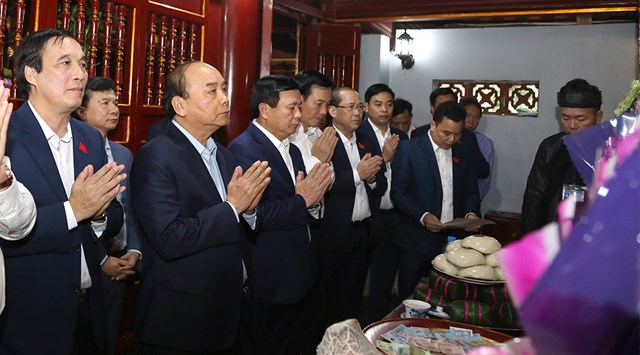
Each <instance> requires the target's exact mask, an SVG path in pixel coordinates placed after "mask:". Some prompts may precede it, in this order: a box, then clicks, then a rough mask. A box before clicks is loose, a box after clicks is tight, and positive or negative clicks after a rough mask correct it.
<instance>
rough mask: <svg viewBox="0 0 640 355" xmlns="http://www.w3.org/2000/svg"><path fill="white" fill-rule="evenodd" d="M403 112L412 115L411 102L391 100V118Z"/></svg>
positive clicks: (400, 99)
mask: <svg viewBox="0 0 640 355" xmlns="http://www.w3.org/2000/svg"><path fill="white" fill-rule="evenodd" d="M405 111H407V112H409V113H413V105H412V104H411V102H409V101H407V100H405V99H402V98H397V99H395V100H393V113H392V114H391V116H397V115H399V114H401V113H403V112H405Z"/></svg>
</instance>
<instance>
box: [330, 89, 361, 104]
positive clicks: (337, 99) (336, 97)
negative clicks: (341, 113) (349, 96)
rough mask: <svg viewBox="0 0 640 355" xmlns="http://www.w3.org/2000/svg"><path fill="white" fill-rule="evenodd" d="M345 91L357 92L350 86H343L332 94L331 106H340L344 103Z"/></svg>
mask: <svg viewBox="0 0 640 355" xmlns="http://www.w3.org/2000/svg"><path fill="white" fill-rule="evenodd" d="M345 91H355V90H354V89H353V88H350V87H348V86H341V87H339V88H337V89H335V90H333V91H332V92H331V101H329V105H330V106H336V107H337V106H339V105H340V103H341V102H342V93H343V92H345Z"/></svg>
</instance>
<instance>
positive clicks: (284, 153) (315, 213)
mask: <svg viewBox="0 0 640 355" xmlns="http://www.w3.org/2000/svg"><path fill="white" fill-rule="evenodd" d="M251 123H252V124H254V125H255V126H256V127H257V128H258V129H259V130H260V132H262V133H264V135H265V136H267V138H268V139H269V141H270V142H271V144H273V145H274V146H275V147H276V149H278V153H280V157H282V160H283V161H284V164H285V165H286V166H287V169H288V170H289V174H290V175H291V179H292V181H293V186H295V185H296V176H297V175H298V172H297V171H294V170H293V169H294V168H293V161H292V160H291V154H290V153H289V148H290V142H289V138H285V139H284V140H282V141H281V140H279V139H278V137H276V136H274V135H273V134H271V132H269V131H267V129H266V128H264V127H262V125H260V123H258V121H257V120H253V122H251ZM298 149H299V148H298ZM307 212H308V213H309V214H310V215H311V216H312V217H313V218H315V219H318V218H320V206H313V207H311V208H308V209H307ZM308 229H309V226H307V230H308ZM308 234H309V240H311V233H308Z"/></svg>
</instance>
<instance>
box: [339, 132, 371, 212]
mask: <svg viewBox="0 0 640 355" xmlns="http://www.w3.org/2000/svg"><path fill="white" fill-rule="evenodd" d="M336 132H338V135H339V136H340V140H341V141H342V144H344V149H345V150H346V151H347V156H348V157H349V163H351V169H352V170H353V183H354V185H355V187H356V196H355V200H354V202H353V213H352V214H351V221H353V222H357V221H361V220H363V219H365V218H368V217H370V216H371V209H370V208H369V198H368V197H367V190H366V188H365V186H364V184H365V181H363V180H362V179H361V178H360V174H359V173H358V168H357V167H358V163H360V153H358V146H357V142H356V132H353V135H352V136H351V139H349V138H347V137H346V136H345V135H344V134H342V132H340V131H339V130H338V129H336Z"/></svg>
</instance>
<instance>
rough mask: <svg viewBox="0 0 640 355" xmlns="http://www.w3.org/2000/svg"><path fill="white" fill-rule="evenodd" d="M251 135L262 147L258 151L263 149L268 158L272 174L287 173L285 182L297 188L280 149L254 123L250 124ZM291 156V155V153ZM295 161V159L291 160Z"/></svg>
mask: <svg viewBox="0 0 640 355" xmlns="http://www.w3.org/2000/svg"><path fill="white" fill-rule="evenodd" d="M248 131H249V134H251V136H252V137H253V139H254V140H255V141H256V142H258V144H260V147H259V148H257V149H262V151H263V152H264V154H265V156H266V157H267V161H268V162H269V166H271V169H272V174H273V171H277V172H279V173H280V174H284V173H286V175H285V176H284V180H285V181H287V182H288V183H289V184H290V187H292V188H295V186H294V185H293V181H292V180H291V175H290V174H289V168H287V164H285V162H284V160H283V159H282V156H281V155H280V152H279V151H278V148H276V147H275V146H274V145H273V143H271V141H270V140H269V138H268V137H267V136H266V135H265V134H264V133H262V131H261V130H260V129H259V128H258V127H256V126H255V125H254V124H253V123H249V127H248ZM289 156H291V153H289ZM291 161H293V158H292V159H291Z"/></svg>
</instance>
